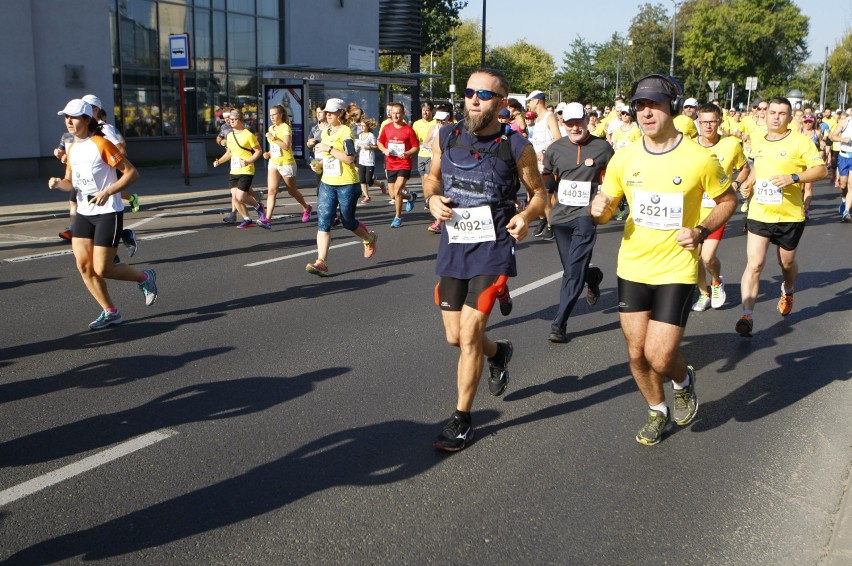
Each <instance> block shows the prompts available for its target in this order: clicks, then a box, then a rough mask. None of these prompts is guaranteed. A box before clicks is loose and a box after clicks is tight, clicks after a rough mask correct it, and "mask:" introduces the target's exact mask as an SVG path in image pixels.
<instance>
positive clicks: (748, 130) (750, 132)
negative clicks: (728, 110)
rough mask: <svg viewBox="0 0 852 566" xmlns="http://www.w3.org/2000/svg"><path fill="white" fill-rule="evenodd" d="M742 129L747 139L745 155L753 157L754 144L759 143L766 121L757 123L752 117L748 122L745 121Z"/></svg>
mask: <svg viewBox="0 0 852 566" xmlns="http://www.w3.org/2000/svg"><path fill="white" fill-rule="evenodd" d="M743 123H745V120H743ZM743 131H744V132H745V134H746V135H747V136H748V140H749V141H748V144H747V145H746V147H745V155H746V157H747V158H749V159H754V145H755V143H759V142H760V140H762V139H763V137H764V136H765V135H766V131H767V130H766V123H765V122H764V123H763V124H758V123H757V122H755V121H754V119H753V118H752V119H751V120H749V122H748V123H745V130H743Z"/></svg>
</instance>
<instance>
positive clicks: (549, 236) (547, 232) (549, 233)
mask: <svg viewBox="0 0 852 566" xmlns="http://www.w3.org/2000/svg"><path fill="white" fill-rule="evenodd" d="M541 239H542V240H544V241H545V242H552V241H553V240H555V239H556V235H555V234H554V233H553V228H551V227H550V226H548V227H547V228H545V229H544V234H542V235H541Z"/></svg>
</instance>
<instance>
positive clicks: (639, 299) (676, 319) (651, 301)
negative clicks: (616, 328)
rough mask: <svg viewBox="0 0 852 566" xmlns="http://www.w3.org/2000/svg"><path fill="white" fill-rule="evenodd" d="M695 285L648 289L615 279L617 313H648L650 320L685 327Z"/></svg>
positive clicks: (678, 284)
mask: <svg viewBox="0 0 852 566" xmlns="http://www.w3.org/2000/svg"><path fill="white" fill-rule="evenodd" d="M694 289H695V285H692V284H686V283H671V284H669V285H648V284H646V283H636V282H635V281H628V280H626V279H622V278H621V277H619V278H618V312H647V311H651V320H656V321H657V322H665V323H666V324H674V325H675V326H680V327H685V326H686V319H687V318H688V317H689V311H690V306H691V303H692V291H693V290H694Z"/></svg>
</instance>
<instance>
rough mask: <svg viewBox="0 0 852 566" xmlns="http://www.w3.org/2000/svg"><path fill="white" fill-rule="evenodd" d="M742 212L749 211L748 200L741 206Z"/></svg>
mask: <svg viewBox="0 0 852 566" xmlns="http://www.w3.org/2000/svg"><path fill="white" fill-rule="evenodd" d="M740 212H748V201H747V200H746V201H743V205H742V206H741V207H740Z"/></svg>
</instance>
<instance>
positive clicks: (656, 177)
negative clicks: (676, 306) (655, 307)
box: [601, 139, 730, 285]
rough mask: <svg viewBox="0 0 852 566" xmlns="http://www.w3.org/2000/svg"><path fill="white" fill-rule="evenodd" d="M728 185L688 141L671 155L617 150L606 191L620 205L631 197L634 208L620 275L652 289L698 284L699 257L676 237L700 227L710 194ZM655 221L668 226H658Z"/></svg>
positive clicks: (639, 147)
mask: <svg viewBox="0 0 852 566" xmlns="http://www.w3.org/2000/svg"><path fill="white" fill-rule="evenodd" d="M729 185H730V179H729V178H728V177H727V176H726V175H725V172H724V171H722V167H721V166H720V165H719V162H718V161H717V160H716V158H714V157H713V154H712V153H710V152H709V151H707V150H706V149H704V148H703V147H701V146H699V145H698V144H697V143H694V142H691V141H689V140H687V139H681V141H680V143H678V145H677V146H675V148H674V149H672V150H670V151H667V152H666V153H649V152H648V151H647V150H645V144H644V143H633V144H630V145H628V146H627V147H625V148H624V149H623V150H621V151H617V152H616V153H615V155H614V156H613V158H612V160H611V161H610V162H609V165H608V166H607V172H606V177H604V181H603V185H602V186H601V190H602V191H603V192H604V193H605V194H606V195H608V196H610V197H612V198H614V199H616V200H620V199H621V197H622V196H624V197H626V198H627V203H628V204H629V205H630V216H629V217H628V219H627V223H626V224H625V227H624V238H623V239H622V241H621V248H620V249H619V250H618V269H617V273H618V276H619V277H621V278H622V279H626V280H628V281H634V282H636V283H644V284H648V285H665V284H671V283H683V284H692V285H694V284H695V283H696V282H697V280H698V262H697V255H696V252H695V251H694V250H692V251H690V250H687V249H684V248H683V247H681V246H680V245H679V244H678V243H677V233H678V231H679V229H680V227H681V226H682V227H687V228H694V227H695V226H696V225H698V218H699V215H700V213H701V196H702V195H703V194H704V193H705V192H706V193H707V194H708V195H710V196H711V198H716V197H718V196H719V195H721V194H722V193H724V192H725V190H727V188H728V186H729ZM655 222H660V223H666V227H665V228H664V229H659V228H657V227H653V223H655Z"/></svg>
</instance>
